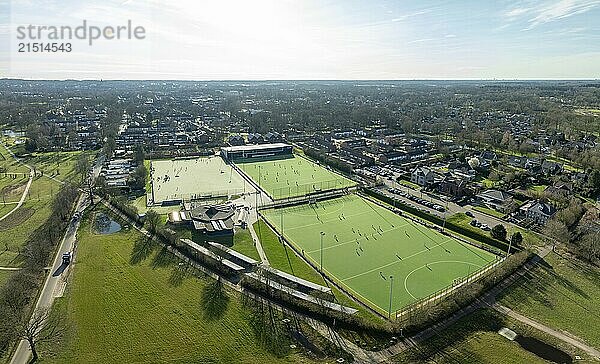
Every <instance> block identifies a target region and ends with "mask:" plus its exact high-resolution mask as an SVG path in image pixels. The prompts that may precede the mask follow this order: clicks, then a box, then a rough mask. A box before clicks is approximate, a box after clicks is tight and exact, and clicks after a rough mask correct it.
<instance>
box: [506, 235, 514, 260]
mask: <svg viewBox="0 0 600 364" xmlns="http://www.w3.org/2000/svg"><path fill="white" fill-rule="evenodd" d="M512 242H513V237H512V236H511V237H510V240H509V241H508V250H507V251H506V256H507V257H508V256H509V255H510V247H511V246H512Z"/></svg>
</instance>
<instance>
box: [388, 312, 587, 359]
mask: <svg viewBox="0 0 600 364" xmlns="http://www.w3.org/2000/svg"><path fill="white" fill-rule="evenodd" d="M502 327H508V328H510V329H511V330H514V331H515V332H517V334H520V335H523V336H528V337H534V338H537V339H538V340H542V341H544V342H546V343H548V344H550V345H554V346H556V347H558V348H559V349H561V350H563V351H565V352H567V353H568V354H570V355H571V357H573V356H574V355H581V356H582V357H583V359H584V360H585V359H589V358H587V356H586V355H582V353H580V352H579V350H577V349H575V348H573V347H571V346H568V345H566V344H564V343H562V342H558V341H556V339H554V338H552V337H549V336H546V335H545V334H543V333H541V332H539V331H537V330H535V329H533V328H530V327H528V326H524V325H522V324H521V323H519V322H517V321H513V320H511V319H509V318H507V317H505V316H502V315H500V314H498V313H496V312H495V311H493V310H491V309H485V310H483V309H481V310H479V311H476V312H475V313H473V314H471V315H469V316H467V317H464V318H462V319H461V320H459V321H458V322H457V323H455V324H454V325H452V326H451V327H449V328H448V329H446V330H444V331H441V332H440V333H439V334H437V335H435V336H433V337H431V338H429V339H427V340H425V342H423V343H420V344H419V345H418V347H416V348H412V349H409V350H407V351H405V352H403V353H402V354H400V355H398V356H396V357H394V360H393V362H396V363H490V364H491V363H494V364H495V363H547V362H546V361H545V360H543V359H542V358H540V357H538V356H537V355H535V354H533V353H531V352H529V351H527V350H525V349H523V348H522V347H521V346H520V345H519V344H518V343H517V342H515V341H510V340H508V339H506V338H504V337H503V336H501V335H500V334H498V333H497V331H498V330H499V329H500V328H502Z"/></svg>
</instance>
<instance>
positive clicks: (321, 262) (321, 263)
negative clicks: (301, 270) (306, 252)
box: [319, 231, 325, 274]
mask: <svg viewBox="0 0 600 364" xmlns="http://www.w3.org/2000/svg"><path fill="white" fill-rule="evenodd" d="M320 235H321V259H320V262H319V265H320V268H321V274H323V236H325V233H324V232H322V231H321V233H320Z"/></svg>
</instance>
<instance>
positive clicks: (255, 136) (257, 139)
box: [248, 133, 265, 144]
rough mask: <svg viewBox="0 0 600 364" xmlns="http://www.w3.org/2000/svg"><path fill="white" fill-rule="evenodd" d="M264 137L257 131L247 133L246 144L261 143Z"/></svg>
mask: <svg viewBox="0 0 600 364" xmlns="http://www.w3.org/2000/svg"><path fill="white" fill-rule="evenodd" d="M264 141H265V139H264V138H263V136H262V135H261V134H259V133H250V134H248V144H261V143H264Z"/></svg>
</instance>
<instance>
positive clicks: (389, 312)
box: [388, 276, 394, 319]
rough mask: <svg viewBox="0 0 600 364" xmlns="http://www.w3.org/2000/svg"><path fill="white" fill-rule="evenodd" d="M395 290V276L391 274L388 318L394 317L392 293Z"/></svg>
mask: <svg viewBox="0 0 600 364" xmlns="http://www.w3.org/2000/svg"><path fill="white" fill-rule="evenodd" d="M393 290H394V276H390V309H389V311H388V319H391V318H392V294H393Z"/></svg>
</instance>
